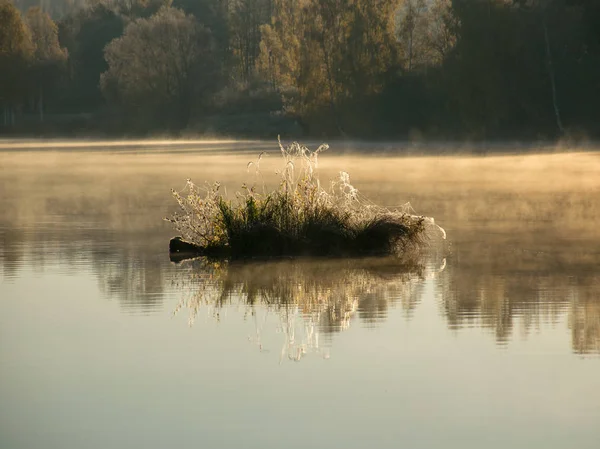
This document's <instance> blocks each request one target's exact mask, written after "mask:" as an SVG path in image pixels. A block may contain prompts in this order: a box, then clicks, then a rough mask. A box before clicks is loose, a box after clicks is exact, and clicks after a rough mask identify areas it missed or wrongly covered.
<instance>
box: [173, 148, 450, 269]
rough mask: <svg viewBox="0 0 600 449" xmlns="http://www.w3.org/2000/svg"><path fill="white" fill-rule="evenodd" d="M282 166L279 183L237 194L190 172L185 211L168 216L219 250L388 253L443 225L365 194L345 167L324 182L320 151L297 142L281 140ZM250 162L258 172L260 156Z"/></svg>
mask: <svg viewBox="0 0 600 449" xmlns="http://www.w3.org/2000/svg"><path fill="white" fill-rule="evenodd" d="M279 147H280V150H281V156H282V159H283V169H282V170H281V172H280V173H279V175H280V183H279V187H278V188H277V189H275V190H274V191H270V192H268V191H266V189H265V188H264V187H263V188H262V192H259V191H258V189H257V187H256V186H252V187H248V186H246V185H244V186H243V192H241V193H238V194H237V198H236V200H235V201H230V200H227V199H226V198H225V197H224V196H223V195H222V194H221V186H220V184H219V183H215V184H213V185H208V186H207V187H206V188H204V189H202V188H200V187H198V186H196V185H195V184H194V183H193V182H192V181H191V180H188V181H187V186H186V188H185V189H184V191H183V192H176V191H173V195H174V197H175V199H176V200H177V202H178V203H179V206H180V209H181V211H180V213H176V214H174V215H173V216H172V217H170V218H168V219H167V220H168V221H170V222H171V223H172V224H173V225H174V227H175V228H176V229H177V230H178V231H179V232H180V233H181V235H182V237H183V238H184V239H185V240H187V241H189V242H191V243H193V244H195V245H196V246H197V247H198V248H199V252H200V253H201V254H204V255H207V256H216V257H229V258H247V257H279V256H298V255H307V256H357V255H389V254H395V253H399V252H402V253H404V252H407V251H411V250H413V249H417V248H419V247H420V246H421V245H422V244H423V243H424V242H425V240H426V234H427V232H426V231H427V230H428V229H436V230H440V231H441V233H442V234H443V236H444V237H445V233H444V231H443V229H441V228H439V227H438V226H437V225H435V224H434V221H433V219H432V218H428V217H423V216H418V215H414V214H413V213H412V212H411V208H410V205H408V204H407V205H406V206H404V207H403V208H401V209H400V210H389V209H386V208H383V207H379V206H377V205H375V204H372V203H371V202H369V201H368V200H366V199H365V198H363V197H362V196H361V195H360V193H359V192H358V190H357V189H356V188H355V187H354V186H352V184H351V183H350V177H349V175H348V173H346V172H340V174H339V177H338V179H336V180H334V181H332V182H331V183H330V184H329V186H328V188H327V189H326V188H324V187H322V186H321V183H320V180H319V176H318V157H319V155H320V154H321V153H322V152H324V151H326V150H327V149H328V148H329V147H328V146H327V145H326V144H324V145H321V146H320V147H319V148H317V149H316V150H315V151H311V150H310V149H308V148H307V147H305V146H304V145H301V144H299V143H297V142H294V143H292V144H291V145H289V146H287V147H284V146H283V145H282V144H281V141H280V142H279ZM262 156H263V153H261V155H260V156H259V157H258V159H257V161H255V162H250V163H249V164H248V170H250V169H254V170H256V173H257V175H260V161H261V159H262Z"/></svg>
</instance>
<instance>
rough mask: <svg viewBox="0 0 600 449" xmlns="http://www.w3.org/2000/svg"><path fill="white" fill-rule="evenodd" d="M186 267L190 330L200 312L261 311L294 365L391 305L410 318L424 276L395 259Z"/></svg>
mask: <svg viewBox="0 0 600 449" xmlns="http://www.w3.org/2000/svg"><path fill="white" fill-rule="evenodd" d="M188 267H189V270H185V271H184V272H183V273H182V276H183V277H182V278H181V281H180V283H181V284H183V286H185V288H186V289H189V290H188V291H191V292H193V293H192V294H191V296H190V297H189V298H187V300H186V301H184V303H182V304H180V307H183V306H185V307H187V308H188V309H189V311H190V323H193V321H194V319H195V318H196V316H197V314H198V313H199V311H200V309H201V308H206V309H209V310H210V313H212V314H213V315H214V316H215V317H216V318H217V319H219V318H220V316H221V310H222V308H223V307H224V306H229V305H232V304H237V305H239V304H241V305H243V306H245V307H247V312H248V313H249V314H251V315H255V314H256V313H257V309H266V310H267V311H268V312H269V313H272V314H275V315H277V316H278V318H279V322H280V330H281V332H282V333H283V334H284V335H285V336H286V339H285V343H284V347H283V351H282V353H283V354H287V357H289V358H291V359H299V358H300V357H302V355H303V354H304V353H305V352H307V351H318V350H319V349H320V348H319V338H320V336H327V335H331V334H332V333H335V332H339V331H342V330H345V329H347V328H348V327H349V326H350V324H351V322H352V319H353V317H354V316H355V315H358V317H359V318H360V320H361V321H363V322H365V323H367V324H369V323H376V322H378V321H380V320H383V319H385V318H386V317H387V310H388V308H389V307H390V306H393V305H396V304H400V306H401V307H402V309H403V310H405V311H406V312H407V313H409V314H410V312H411V311H412V310H413V309H414V308H415V307H416V305H417V304H418V303H419V302H420V300H421V296H422V293H423V290H422V282H420V281H421V280H423V278H424V276H425V275H426V272H427V271H428V270H427V269H426V268H425V266H424V265H419V264H417V263H415V262H408V263H407V262H404V263H402V262H400V261H399V260H398V259H394V258H389V259H351V260H347V259H334V260H320V259H317V260H314V259H312V260H288V261H276V262H275V261H269V262H264V261H263V262H249V263H232V264H211V263H208V262H206V261H204V260H196V261H192V262H189V265H188ZM429 271H431V270H429ZM299 328H300V329H301V330H302V334H303V337H302V338H300V339H299V338H298V335H299V333H300V331H299Z"/></svg>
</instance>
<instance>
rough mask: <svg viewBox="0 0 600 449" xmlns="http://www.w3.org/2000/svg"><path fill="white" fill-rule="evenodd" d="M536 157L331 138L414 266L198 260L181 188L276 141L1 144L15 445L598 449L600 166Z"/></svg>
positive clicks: (276, 164)
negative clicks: (410, 215) (400, 221)
mask: <svg viewBox="0 0 600 449" xmlns="http://www.w3.org/2000/svg"><path fill="white" fill-rule="evenodd" d="M263 150H264V151H267V156H266V157H264V158H263V159H262V160H261V166H260V168H261V173H262V177H260V180H259V179H258V178H257V175H256V173H255V172H254V171H253V169H252V170H247V169H246V167H247V163H248V162H250V161H253V160H256V159H257V157H258V154H259V153H260V152H261V151H263ZM520 150H522V148H516V147H515V148H511V147H510V146H507V147H504V148H500V149H498V148H492V149H491V150H490V151H481V149H479V150H477V154H474V153H473V152H470V151H461V150H460V149H452V148H450V149H446V148H445V147H443V146H437V147H431V148H428V147H424V146H420V147H415V146H411V145H400V144H366V143H363V144H360V145H358V144H355V145H351V144H347V143H343V142H338V143H335V142H334V143H331V149H330V150H329V151H328V152H327V153H324V154H323V155H322V156H321V158H320V168H319V170H320V177H321V179H322V180H329V179H332V178H333V177H335V176H336V173H338V172H339V171H340V170H344V171H347V172H348V173H349V174H350V179H351V181H352V183H353V185H354V186H355V187H357V188H358V189H359V190H360V191H361V192H362V193H363V194H364V195H365V196H366V197H368V198H369V199H371V200H372V201H374V202H375V203H378V204H381V205H384V206H389V207H394V206H400V205H402V204H404V203H406V202H410V203H411V205H412V207H413V208H414V210H415V211H416V212H417V213H419V214H424V215H427V216H432V217H434V218H435V220H436V223H438V224H439V225H440V226H442V227H444V229H445V230H446V232H447V236H448V238H447V240H445V241H444V240H442V239H440V238H433V239H432V241H431V242H430V245H429V248H428V249H427V251H426V252H425V253H424V254H423V255H422V258H421V259H420V260H419V261H418V263H415V264H408V265H407V264H401V263H398V261H396V260H394V259H389V258H386V259H363V260H343V259H338V260H327V259H316V260H310V259H296V260H293V259H290V260H281V261H275V260H274V261H262V262H261V261H253V262H246V263H232V264H226V263H222V264H213V263H208V262H207V261H203V260H195V261H188V262H183V263H180V264H176V263H172V262H170V260H169V257H168V251H167V249H168V240H169V238H170V237H172V236H173V235H175V232H174V231H173V230H172V229H171V228H170V224H169V223H167V222H165V221H164V220H163V218H164V217H167V216H169V214H171V213H172V212H174V211H175V210H176V203H175V201H174V199H173V198H172V196H171V190H170V189H172V188H174V189H176V190H181V189H182V188H183V187H184V186H185V182H186V179H187V178H191V179H193V180H194V181H195V182H196V183H197V184H202V183H204V182H205V181H208V182H213V181H220V182H221V185H222V186H224V187H225V188H226V189H227V192H228V194H229V195H230V196H232V197H233V196H234V195H235V192H236V191H238V190H240V189H241V186H242V184H243V183H247V184H249V185H251V184H252V183H256V182H261V183H262V182H264V183H265V184H266V185H274V183H276V182H277V177H276V175H275V171H276V170H277V169H280V168H281V163H280V156H279V153H278V151H279V150H278V147H277V143H276V142H238V141H197V142H168V141H162V142H161V141H153V142H143V141H141V142H112V143H111V142H46V143H38V142H34V141H18V140H15V141H0V404H1V405H0V448H2V449H13V448H14V449H17V448H28V449H34V448H35V449H37V448H44V449H49V448H57V449H58V448H60V449H70V448H98V449H105V448H132V447H140V448H165V447H177V448H188V447H189V448H197V447H206V448H237V447H244V448H246V447H248V448H254V447H256V448H261V449H267V448H282V447H285V448H307V447H332V448H337V447H344V448H364V447H372V448H397V447H409V448H435V447H443V448H461V449H464V448H518V447H523V448H538V447H539V448H544V449H548V448H572V447H577V448H594V449H595V448H597V447H599V445H600V427H599V426H598V423H600V271H599V267H600V229H599V224H600V201H599V199H600V153H598V152H594V151H581V152H568V151H557V150H556V149H554V148H539V149H537V151H536V152H535V154H533V153H532V151H534V150H536V149H532V148H529V149H528V151H527V154H521V153H519V151H520ZM481 153H485V154H481Z"/></svg>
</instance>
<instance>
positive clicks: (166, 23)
mask: <svg viewBox="0 0 600 449" xmlns="http://www.w3.org/2000/svg"><path fill="white" fill-rule="evenodd" d="M104 54H105V58H106V61H107V63H108V70H107V71H106V72H105V73H103V74H102V79H101V86H102V91H103V93H104V94H105V95H106V96H107V97H108V98H109V99H110V100H112V101H113V102H115V103H116V104H118V105H119V106H121V107H122V108H123V109H125V110H127V111H135V113H136V116H137V117H138V119H142V118H143V119H145V120H147V121H148V122H147V123H148V124H155V123H156V122H157V121H160V124H161V125H162V126H165V125H166V126H168V127H171V128H177V129H181V128H184V127H185V126H186V125H187V124H188V121H189V119H190V116H191V113H192V108H193V106H194V105H195V104H200V103H201V102H202V99H203V98H202V97H203V94H205V93H206V92H207V90H209V89H210V87H211V84H212V81H213V78H214V71H213V68H212V64H211V62H212V59H211V55H212V42H211V36H210V33H209V32H208V31H207V30H206V29H205V28H204V27H202V26H201V25H199V24H198V23H197V22H196V20H195V19H194V17H193V16H191V15H186V14H185V13H184V12H183V11H181V10H179V9H176V8H162V9H161V10H159V11H158V13H156V14H155V15H153V16H152V17H150V18H148V19H137V20H136V21H134V22H132V23H130V24H129V25H128V26H127V28H126V29H125V32H124V34H123V36H122V37H120V38H117V39H115V40H113V41H112V42H111V43H110V44H109V45H107V46H106V49H105V52H104Z"/></svg>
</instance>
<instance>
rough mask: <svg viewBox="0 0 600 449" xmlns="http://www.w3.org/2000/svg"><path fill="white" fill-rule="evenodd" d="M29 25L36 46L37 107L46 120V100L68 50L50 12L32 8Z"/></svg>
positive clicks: (28, 18)
mask: <svg viewBox="0 0 600 449" xmlns="http://www.w3.org/2000/svg"><path fill="white" fill-rule="evenodd" d="M25 18H26V22H27V26H28V27H29V31H30V34H31V39H32V44H33V47H34V50H33V58H32V82H33V84H34V86H35V88H36V89H35V90H36V91H37V92H35V91H34V92H35V94H34V95H35V96H36V97H37V98H36V99H37V109H38V112H39V114H40V120H41V121H43V120H44V107H45V106H44V101H45V98H46V97H47V92H48V91H49V90H51V89H52V88H53V87H55V85H56V82H57V81H58V78H59V76H60V74H61V72H62V71H63V69H64V66H65V62H66V61H67V57H68V53H67V50H66V49H64V48H61V46H60V44H59V42H58V27H57V26H56V24H55V23H54V21H53V20H52V19H51V18H50V16H49V15H48V13H45V12H43V11H42V10H41V9H40V8H37V7H35V8H30V9H29V10H28V11H27V15H26V17H25Z"/></svg>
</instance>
